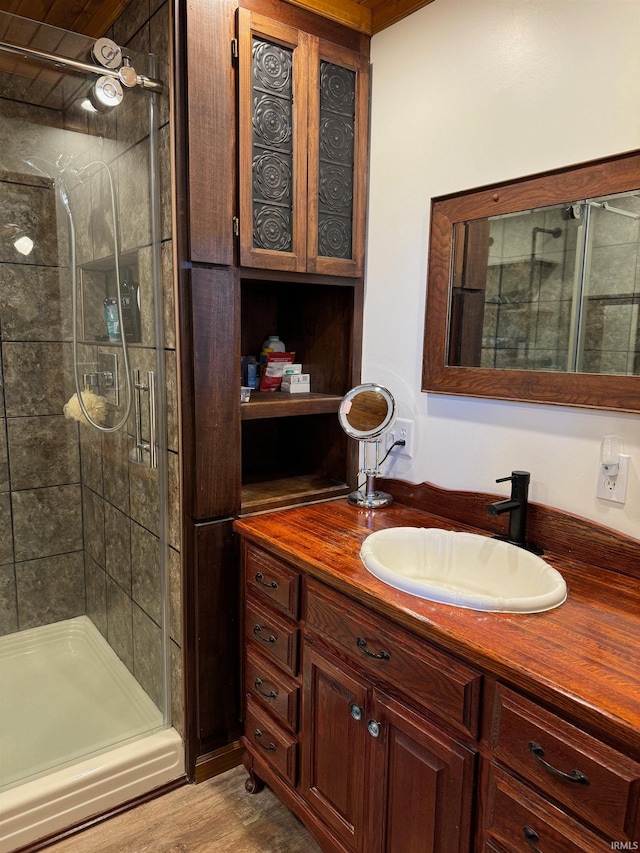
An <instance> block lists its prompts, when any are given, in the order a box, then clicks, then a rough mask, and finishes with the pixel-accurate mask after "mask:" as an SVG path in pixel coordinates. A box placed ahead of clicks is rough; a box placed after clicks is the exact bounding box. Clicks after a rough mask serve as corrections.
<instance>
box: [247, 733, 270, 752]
mask: <svg viewBox="0 0 640 853" xmlns="http://www.w3.org/2000/svg"><path fill="white" fill-rule="evenodd" d="M261 737H262V732H261V731H260V729H256V730H255V732H254V733H253V738H254V740H255V742H256V743H257V744H258V746H261V747H262V748H263V749H268V750H270V751H271V752H275V751H276V745H275V743H269V744H266V745H265V744H264V743H262V741H261V740H260V738H261Z"/></svg>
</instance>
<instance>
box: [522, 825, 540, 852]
mask: <svg viewBox="0 0 640 853" xmlns="http://www.w3.org/2000/svg"><path fill="white" fill-rule="evenodd" d="M522 834H523V835H524V840H525V841H526V842H527V844H528V845H529V847H530V848H531V849H532V850H533V853H542V851H541V850H540V848H539V847H538V844H537V842H538V841H540V836H539V835H538V833H537V832H536V831H535V829H532V828H531V827H530V826H523V827H522Z"/></svg>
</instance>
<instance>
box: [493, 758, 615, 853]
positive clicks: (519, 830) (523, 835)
mask: <svg viewBox="0 0 640 853" xmlns="http://www.w3.org/2000/svg"><path fill="white" fill-rule="evenodd" d="M484 839H485V845H486V847H485V849H487V850H495V849H496V846H494V845H497V847H498V849H500V850H503V849H504V850H508V851H509V853H531V851H532V850H539V851H541V853H542V851H544V853H611V849H612V846H611V843H610V842H609V841H606V842H605V841H603V840H602V839H601V838H598V837H597V836H596V835H594V834H593V833H591V832H589V831H588V830H587V829H585V827H584V826H582V825H581V824H580V823H578V822H577V821H576V820H574V819H573V818H571V817H569V816H568V815H566V814H565V813H564V812H562V811H560V809H558V808H556V807H555V806H552V805H550V804H549V803H547V802H545V801H544V800H543V799H542V797H539V796H538V795H537V794H535V793H534V792H533V791H531V790H530V789H528V788H527V787H525V786H524V785H522V784H521V783H519V782H517V781H516V780H515V779H514V778H513V777H512V776H510V775H509V774H508V773H505V772H504V771H503V770H500V769H499V768H497V767H493V766H492V767H491V768H490V770H489V787H488V793H487V806H486V813H485V819H484ZM491 842H493V844H492V843H491Z"/></svg>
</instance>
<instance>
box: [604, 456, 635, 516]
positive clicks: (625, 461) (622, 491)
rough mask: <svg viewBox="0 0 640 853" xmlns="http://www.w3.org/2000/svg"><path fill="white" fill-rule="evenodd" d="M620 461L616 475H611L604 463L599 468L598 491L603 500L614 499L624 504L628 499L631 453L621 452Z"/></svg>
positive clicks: (615, 501)
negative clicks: (604, 468) (605, 468)
mask: <svg viewBox="0 0 640 853" xmlns="http://www.w3.org/2000/svg"><path fill="white" fill-rule="evenodd" d="M619 458H620V463H619V466H618V474H617V476H616V477H610V476H609V475H608V474H607V473H606V472H605V471H604V470H603V467H602V465H600V466H599V470H598V490H597V492H596V494H597V496H598V497H599V498H602V500H603V501H613V502H614V503H619V504H623V503H624V502H625V501H626V499H627V482H628V480H629V458H630V457H629V455H628V454H626V453H621V454H620V457H619Z"/></svg>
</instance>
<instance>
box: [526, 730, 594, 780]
mask: <svg viewBox="0 0 640 853" xmlns="http://www.w3.org/2000/svg"><path fill="white" fill-rule="evenodd" d="M529 752H530V753H531V755H533V757H534V758H535V760H536V761H537V762H538V764H540V765H542V767H544V769H545V770H546V771H547V772H549V773H551V775H552V776H557V777H558V779H562V780H563V781H564V782H575V783H576V784H577V785H588V784H589V779H588V778H587V777H586V776H585V775H584V773H582V772H581V771H580V770H571V771H570V772H569V773H565V772H564V771H563V770H558V768H557V767H554V766H553V765H552V764H549V762H548V761H545V760H544V749H543V748H542V747H541V746H540V744H539V743H536V742H535V741H534V740H530V741H529Z"/></svg>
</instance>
